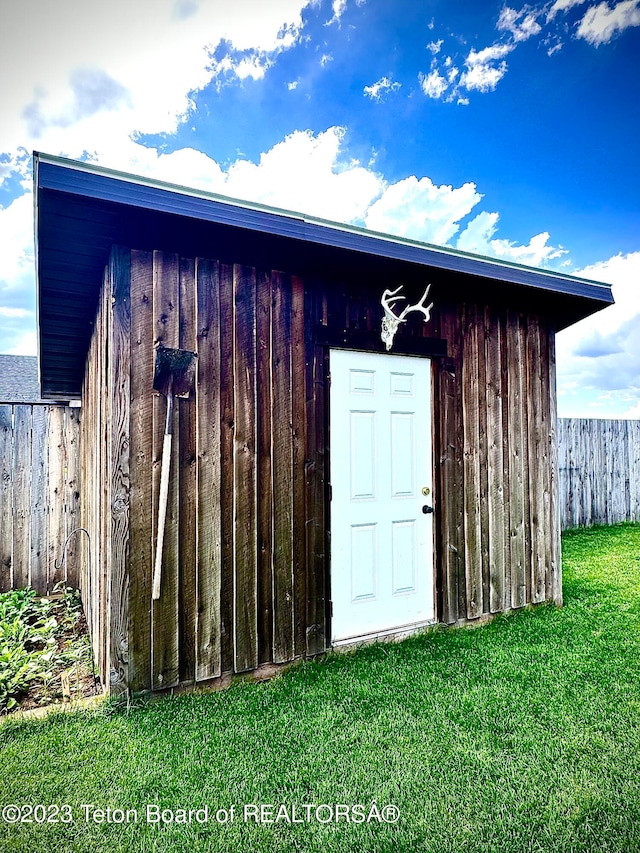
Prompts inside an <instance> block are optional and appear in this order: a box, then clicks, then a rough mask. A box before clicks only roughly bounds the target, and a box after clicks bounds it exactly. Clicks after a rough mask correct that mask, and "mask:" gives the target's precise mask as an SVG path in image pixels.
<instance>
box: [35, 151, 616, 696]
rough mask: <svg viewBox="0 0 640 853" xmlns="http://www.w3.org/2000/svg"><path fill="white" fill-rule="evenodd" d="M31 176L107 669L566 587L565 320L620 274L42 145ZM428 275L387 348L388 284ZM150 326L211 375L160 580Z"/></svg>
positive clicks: (183, 467) (175, 454)
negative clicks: (561, 349) (352, 220)
mask: <svg viewBox="0 0 640 853" xmlns="http://www.w3.org/2000/svg"><path fill="white" fill-rule="evenodd" d="M35 191H36V237H37V275H38V311H39V334H40V370H41V386H42V394H43V397H44V398H55V399H66V398H69V397H76V396H77V397H81V399H82V408H81V513H82V526H84V527H85V528H86V529H87V530H88V532H89V534H90V540H91V546H90V551H91V554H90V560H89V554H88V553H87V551H88V550H89V549H87V548H86V546H85V555H84V557H85V559H84V562H83V566H84V567H83V569H82V587H83V595H84V596H85V599H86V598H87V597H88V596H90V597H91V600H92V605H93V606H92V607H91V608H90V611H91V613H92V614H93V616H92V625H91V631H92V638H93V643H94V648H95V650H96V653H97V657H98V661H99V665H100V669H101V672H102V675H103V680H104V681H105V684H106V686H107V688H110V689H111V691H114V692H117V691H121V690H129V691H131V692H133V693H138V692H144V691H152V690H167V689H169V688H174V687H177V686H179V685H193V684H201V683H204V682H208V681H210V680H211V679H219V678H221V677H227V676H228V674H230V673H242V672H250V671H255V670H260V669H261V668H264V667H272V666H273V665H274V664H280V663H284V662H288V661H291V660H294V659H296V658H300V657H304V656H310V655H316V654H319V653H322V652H324V651H326V650H327V649H330V648H332V647H334V646H337V645H340V644H343V643H351V642H357V641H359V640H362V639H364V638H370V637H381V636H385V635H390V634H402V633H404V632H409V631H412V630H415V629H417V628H419V627H421V626H424V625H428V624H431V623H438V622H439V623H445V624H458V623H464V622H467V621H470V620H478V619H481V618H483V617H487V616H488V615H490V614H494V613H498V612H500V611H507V610H509V609H511V608H519V607H523V606H525V605H529V604H536V603H540V602H544V601H549V600H552V601H555V602H556V603H561V600H562V586H561V581H562V578H561V557H560V523H559V513H558V471H557V449H556V396H555V394H556V392H555V334H556V332H557V331H558V330H560V329H563V328H565V327H566V326H568V325H569V324H571V323H573V322H575V321H577V320H579V319H581V318H582V317H585V316H587V315H589V314H591V313H593V312H595V311H597V310H599V309H601V308H603V307H604V306H606V305H608V304H610V303H611V302H612V301H613V300H612V296H611V290H610V288H609V287H608V286H607V285H604V284H601V283H597V282H590V281H585V280H583V279H578V278H575V277H571V276H567V275H562V274H558V273H555V272H548V271H540V270H536V269H531V268H528V267H522V266H517V265H514V264H507V263H502V262H499V261H497V260H494V259H488V258H482V257H475V256H472V255H468V254H464V253H461V252H456V251H453V250H450V249H446V248H439V247H438V248H437V247H434V246H429V245H424V244H420V243H416V242H412V241H409V240H404V239H399V238H395V237H391V236H386V235H381V234H375V233H372V232H369V231H365V230H362V229H358V228H354V227H348V226H344V225H338V224H335V223H330V222H325V221H321V220H317V219H313V218H310V217H306V216H302V215H298V214H294V213H288V212H283V211H278V210H273V209H269V208H265V207H262V206H259V205H256V204H247V203H241V202H238V201H234V200H231V199H226V198H222V197H219V196H214V195H211V194H207V193H204V192H200V191H196V190H190V189H186V188H183V187H177V186H171V185H167V184H161V183H158V182H155V181H151V180H147V179H144V178H139V177H133V176H131V175H125V174H121V173H116V172H112V171H109V170H106V169H103V168H98V167H96V166H93V165H89V164H85V163H80V162H73V161H68V160H62V159H59V158H55V157H50V156H47V155H43V154H36V155H35ZM428 284H430V285H431V289H430V292H429V296H428V300H429V302H431V301H432V302H433V306H432V308H431V310H430V319H429V321H428V322H426V321H425V317H424V316H423V314H422V313H420V312H418V311H414V312H412V313H410V314H408V315H407V316H406V318H405V319H404V321H403V322H402V323H401V324H400V326H399V328H398V331H397V334H396V337H395V340H394V341H393V346H392V348H391V350H390V351H387V349H386V348H385V344H384V343H383V341H382V339H381V320H382V318H383V308H382V305H381V297H382V295H383V293H384V291H385V290H387V291H389V290H391V291H395V290H396V289H397V288H398V287H399V286H400V285H403V287H404V289H403V291H402V294H401V295H406V297H407V299H408V301H409V303H411V304H416V303H418V302H419V300H420V298H421V297H422V295H423V294H424V291H425V288H426V286H427V285H428ZM423 304H424V303H423ZM159 345H161V346H167V347H174V348H182V349H187V350H192V351H195V352H196V353H197V376H196V380H195V385H194V390H193V393H192V394H191V395H190V396H189V398H188V399H180V400H179V401H177V405H176V412H175V427H174V442H173V446H172V469H171V477H170V489H169V499H168V513H167V522H166V532H165V537H164V546H163V555H162V571H163V574H162V587H161V596H160V598H159V599H158V600H156V601H154V600H152V595H151V583H152V571H153V565H154V549H155V543H156V537H157V532H158V531H157V519H158V492H159V485H160V484H159V481H160V458H161V454H162V444H163V430H164V421H165V405H166V403H165V399H164V397H163V396H161V395H159V394H157V393H156V392H154V390H153V379H154V358H155V349H156V347H158V346H159ZM83 539H84V540H87V537H83Z"/></svg>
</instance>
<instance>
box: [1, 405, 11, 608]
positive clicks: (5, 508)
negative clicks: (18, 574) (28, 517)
mask: <svg viewBox="0 0 640 853" xmlns="http://www.w3.org/2000/svg"><path fill="white" fill-rule="evenodd" d="M12 459H13V411H12V407H11V406H5V405H2V406H0V522H1V523H0V592H6V591H7V590H9V589H11V587H12V584H13V571H12V554H13V465H12Z"/></svg>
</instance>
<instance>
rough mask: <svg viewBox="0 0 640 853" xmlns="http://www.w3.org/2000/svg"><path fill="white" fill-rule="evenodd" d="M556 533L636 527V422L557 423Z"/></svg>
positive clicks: (639, 474)
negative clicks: (626, 525) (558, 519)
mask: <svg viewBox="0 0 640 853" xmlns="http://www.w3.org/2000/svg"><path fill="white" fill-rule="evenodd" d="M558 471H559V477H560V505H561V511H562V519H561V523H562V528H563V529H566V528H569V527H589V526H591V525H593V524H616V523H618V522H620V521H640V421H637V420H629V421H625V420H595V419H587V418H560V419H559V420H558Z"/></svg>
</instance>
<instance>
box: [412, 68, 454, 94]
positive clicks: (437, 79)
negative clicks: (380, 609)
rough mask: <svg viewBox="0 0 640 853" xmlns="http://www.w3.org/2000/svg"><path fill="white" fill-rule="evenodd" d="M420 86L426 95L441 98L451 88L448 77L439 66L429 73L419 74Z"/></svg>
mask: <svg viewBox="0 0 640 853" xmlns="http://www.w3.org/2000/svg"><path fill="white" fill-rule="evenodd" d="M418 79H419V80H420V87H421V88H422V91H423V92H424V93H425V95H428V96H429V97H430V98H441V97H442V96H443V95H444V93H445V92H446V91H447V89H448V88H449V83H448V82H447V79H446V78H445V77H443V76H442V75H441V74H440V73H439V71H438V69H437V68H434V69H433V70H432V71H430V72H429V73H428V74H420V75H418Z"/></svg>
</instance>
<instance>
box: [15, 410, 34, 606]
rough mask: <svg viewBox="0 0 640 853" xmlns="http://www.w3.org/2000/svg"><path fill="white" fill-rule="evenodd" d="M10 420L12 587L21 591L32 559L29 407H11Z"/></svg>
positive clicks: (26, 583)
mask: <svg viewBox="0 0 640 853" xmlns="http://www.w3.org/2000/svg"><path fill="white" fill-rule="evenodd" d="M13 417H14V421H13V429H14V439H13V463H12V465H13V484H14V485H13V487H14V490H15V491H14V498H13V548H12V551H13V584H14V588H15V589H21V588H22V587H26V586H27V585H28V583H29V561H30V557H31V553H30V552H31V406H26V405H17V406H14V409H13Z"/></svg>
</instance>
